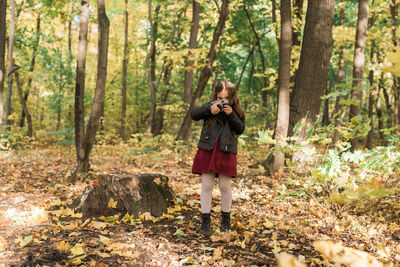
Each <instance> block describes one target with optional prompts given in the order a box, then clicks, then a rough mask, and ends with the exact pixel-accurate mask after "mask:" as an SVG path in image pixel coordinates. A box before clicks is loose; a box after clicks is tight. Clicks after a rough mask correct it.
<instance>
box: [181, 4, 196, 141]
mask: <svg viewBox="0 0 400 267" xmlns="http://www.w3.org/2000/svg"><path fill="white" fill-rule="evenodd" d="M199 20H200V4H199V2H197V1H196V0H193V15H192V26H191V28H190V37H189V49H188V55H187V61H186V64H185V78H184V81H183V86H184V89H183V102H184V105H185V111H186V112H187V111H188V110H189V107H190V102H191V100H192V96H193V79H194V69H193V65H194V57H195V55H194V53H193V50H194V49H196V48H197V35H198V32H199ZM190 126H191V125H189V128H188V130H187V133H186V136H185V137H184V139H185V140H188V139H189V137H190V135H191V129H192V128H191V127H190Z"/></svg>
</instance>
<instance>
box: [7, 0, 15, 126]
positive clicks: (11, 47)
mask: <svg viewBox="0 0 400 267" xmlns="http://www.w3.org/2000/svg"><path fill="white" fill-rule="evenodd" d="M14 33H15V0H11V25H10V36H9V42H8V69H7V71H8V75H7V76H8V85H7V103H6V125H7V128H8V129H10V124H11V122H10V119H9V116H10V115H11V95H12V82H13V76H12V73H11V70H12V69H13V68H14Z"/></svg>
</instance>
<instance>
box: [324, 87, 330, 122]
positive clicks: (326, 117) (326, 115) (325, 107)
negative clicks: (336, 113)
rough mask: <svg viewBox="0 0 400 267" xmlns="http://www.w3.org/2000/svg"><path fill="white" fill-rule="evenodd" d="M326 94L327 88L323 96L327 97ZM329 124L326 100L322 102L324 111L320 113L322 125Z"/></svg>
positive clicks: (327, 92)
mask: <svg viewBox="0 0 400 267" xmlns="http://www.w3.org/2000/svg"><path fill="white" fill-rule="evenodd" d="M328 94H329V89H328V87H327V88H326V92H325V95H328ZM329 124H330V121H329V99H328V98H326V99H325V100H324V110H323V112H322V125H323V126H328V125H329Z"/></svg>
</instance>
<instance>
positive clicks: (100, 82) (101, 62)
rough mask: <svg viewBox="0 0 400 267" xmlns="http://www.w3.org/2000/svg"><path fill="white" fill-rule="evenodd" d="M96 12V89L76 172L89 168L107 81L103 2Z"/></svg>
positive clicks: (101, 1) (108, 22) (107, 37)
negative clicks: (81, 156)
mask: <svg viewBox="0 0 400 267" xmlns="http://www.w3.org/2000/svg"><path fill="white" fill-rule="evenodd" d="M97 12H98V22H99V32H100V33H99V41H98V58H97V79H96V88H95V92H94V97H93V103H92V109H91V111H90V117H89V122H88V125H87V127H86V131H85V139H84V142H83V144H82V145H83V151H84V157H83V161H82V162H81V164H79V165H78V167H77V171H81V170H87V169H88V167H89V156H90V152H91V151H92V148H93V144H94V141H95V138H96V133H97V130H98V128H99V124H100V117H101V114H102V110H103V106H104V95H105V89H106V81H107V64H108V39H109V27H110V21H109V19H108V17H107V14H106V8H105V4H104V0H97Z"/></svg>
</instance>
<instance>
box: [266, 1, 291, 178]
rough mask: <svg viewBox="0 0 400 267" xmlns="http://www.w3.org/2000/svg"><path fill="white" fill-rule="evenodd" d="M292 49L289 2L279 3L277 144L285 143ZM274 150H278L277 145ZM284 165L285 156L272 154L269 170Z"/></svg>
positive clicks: (277, 168)
mask: <svg viewBox="0 0 400 267" xmlns="http://www.w3.org/2000/svg"><path fill="white" fill-rule="evenodd" d="M291 49H292V19H291V6H290V0H282V1H281V40H280V42H279V77H278V79H279V88H278V92H279V95H278V112H277V121H276V128H275V139H276V141H277V142H286V141H285V139H286V137H287V133H288V127H289V112H290V55H291ZM275 148H277V149H279V145H277V146H276V147H275ZM284 164H285V154H284V153H282V152H278V153H274V160H273V162H272V166H271V170H272V171H273V172H276V171H279V170H280V169H281V168H282V167H283V166H284Z"/></svg>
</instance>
